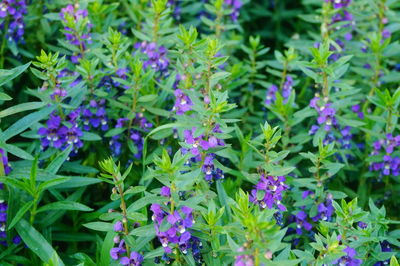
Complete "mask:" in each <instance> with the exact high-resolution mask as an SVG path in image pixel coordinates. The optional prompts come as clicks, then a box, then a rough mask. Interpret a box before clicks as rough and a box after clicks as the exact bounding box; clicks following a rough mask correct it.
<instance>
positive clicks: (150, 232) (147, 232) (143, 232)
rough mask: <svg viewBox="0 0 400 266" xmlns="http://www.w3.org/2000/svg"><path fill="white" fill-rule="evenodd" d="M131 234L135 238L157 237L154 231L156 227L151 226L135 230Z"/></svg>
mask: <svg viewBox="0 0 400 266" xmlns="http://www.w3.org/2000/svg"><path fill="white" fill-rule="evenodd" d="M129 234H130V235H134V236H155V235H156V230H155V229H154V225H152V224H149V225H145V226H140V227H138V228H135V229H133V230H132V231H131V232H130V233H129Z"/></svg>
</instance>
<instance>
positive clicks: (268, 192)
mask: <svg viewBox="0 0 400 266" xmlns="http://www.w3.org/2000/svg"><path fill="white" fill-rule="evenodd" d="M284 182H285V177H283V176H277V177H274V176H265V175H264V174H262V175H261V178H260V181H259V182H258V183H257V185H256V186H255V189H253V190H252V191H251V194H250V197H249V200H250V201H251V202H253V203H254V204H257V205H259V206H260V207H261V208H263V209H264V208H266V207H267V208H268V209H272V208H278V209H279V210H281V211H286V207H285V206H284V205H283V204H282V203H281V201H282V192H283V191H285V190H287V189H288V186H287V185H286V184H285V183H284Z"/></svg>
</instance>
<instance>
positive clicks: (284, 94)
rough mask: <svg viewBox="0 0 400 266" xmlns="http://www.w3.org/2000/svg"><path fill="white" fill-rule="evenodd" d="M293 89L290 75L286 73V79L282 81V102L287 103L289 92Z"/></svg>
mask: <svg viewBox="0 0 400 266" xmlns="http://www.w3.org/2000/svg"><path fill="white" fill-rule="evenodd" d="M292 89H293V78H292V76H289V75H287V76H286V81H285V83H283V87H282V97H283V103H287V101H288V99H289V97H290V94H291V93H292Z"/></svg>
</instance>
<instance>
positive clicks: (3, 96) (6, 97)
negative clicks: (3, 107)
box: [0, 92, 12, 101]
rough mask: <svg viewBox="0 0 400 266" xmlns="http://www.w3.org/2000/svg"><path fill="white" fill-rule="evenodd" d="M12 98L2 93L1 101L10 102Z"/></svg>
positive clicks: (0, 94)
mask: <svg viewBox="0 0 400 266" xmlns="http://www.w3.org/2000/svg"><path fill="white" fill-rule="evenodd" d="M10 100H12V97H11V96H10V95H8V94H6V93H4V92H0V101H10Z"/></svg>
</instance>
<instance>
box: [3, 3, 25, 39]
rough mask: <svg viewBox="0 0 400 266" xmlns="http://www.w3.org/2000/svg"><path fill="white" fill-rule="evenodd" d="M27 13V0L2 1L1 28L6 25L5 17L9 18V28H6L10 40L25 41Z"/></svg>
mask: <svg viewBox="0 0 400 266" xmlns="http://www.w3.org/2000/svg"><path fill="white" fill-rule="evenodd" d="M25 14H27V8H26V3H25V0H19V1H16V0H2V1H1V3H0V19H1V22H0V28H3V27H4V26H5V23H4V21H5V19H6V18H8V19H9V24H8V28H7V29H5V32H6V38H7V39H8V40H9V41H12V42H15V43H18V42H23V35H24V32H25V23H24V15H25Z"/></svg>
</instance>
